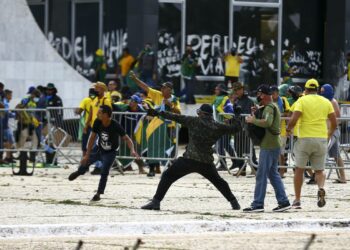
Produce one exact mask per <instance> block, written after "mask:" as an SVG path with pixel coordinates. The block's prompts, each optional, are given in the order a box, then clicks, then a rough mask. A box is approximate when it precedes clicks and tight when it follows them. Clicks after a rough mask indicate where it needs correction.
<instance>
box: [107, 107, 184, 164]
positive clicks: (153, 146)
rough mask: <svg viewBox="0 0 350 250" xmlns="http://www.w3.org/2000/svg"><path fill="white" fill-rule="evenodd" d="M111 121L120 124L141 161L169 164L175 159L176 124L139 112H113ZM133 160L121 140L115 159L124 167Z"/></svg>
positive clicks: (176, 148) (176, 147)
mask: <svg viewBox="0 0 350 250" xmlns="http://www.w3.org/2000/svg"><path fill="white" fill-rule="evenodd" d="M113 119H115V120H116V121H118V122H119V123H120V124H121V126H122V127H123V128H124V129H125V131H126V133H127V134H128V136H129V137H130V138H131V139H132V140H133V142H134V145H135V148H136V150H137V152H138V153H139V154H140V156H141V159H142V160H148V161H167V162H169V161H171V160H173V159H175V158H176V157H177V154H178V138H179V125H178V124H175V123H174V122H172V121H169V120H164V119H162V118H158V117H149V116H146V114H145V113H139V112H113ZM133 158H134V157H133V156H131V155H130V151H129V148H128V147H127V145H126V143H125V142H124V141H122V140H121V141H120V142H119V152H118V156H117V159H118V160H119V161H121V163H122V165H124V166H125V165H127V164H129V163H130V162H131V161H132V160H133Z"/></svg>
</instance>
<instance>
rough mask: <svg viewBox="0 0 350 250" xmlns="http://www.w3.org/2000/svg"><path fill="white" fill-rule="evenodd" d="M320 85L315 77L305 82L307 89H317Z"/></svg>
mask: <svg viewBox="0 0 350 250" xmlns="http://www.w3.org/2000/svg"><path fill="white" fill-rule="evenodd" d="M318 87H319V84H318V81H317V80H316V79H315V78H311V79H309V80H307V82H306V83H305V88H306V89H317V88H318Z"/></svg>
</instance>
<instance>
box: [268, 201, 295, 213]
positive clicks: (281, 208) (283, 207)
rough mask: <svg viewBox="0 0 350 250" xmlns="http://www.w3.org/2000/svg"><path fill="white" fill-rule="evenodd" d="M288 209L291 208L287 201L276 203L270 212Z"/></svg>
mask: <svg viewBox="0 0 350 250" xmlns="http://www.w3.org/2000/svg"><path fill="white" fill-rule="evenodd" d="M288 209H291V205H290V203H289V202H288V203H286V204H283V205H278V207H275V208H274V209H272V212H284V211H286V210H288Z"/></svg>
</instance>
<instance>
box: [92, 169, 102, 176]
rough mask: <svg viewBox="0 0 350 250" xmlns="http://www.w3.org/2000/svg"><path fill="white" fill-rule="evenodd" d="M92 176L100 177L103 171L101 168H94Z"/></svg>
mask: <svg viewBox="0 0 350 250" xmlns="http://www.w3.org/2000/svg"><path fill="white" fill-rule="evenodd" d="M90 174H92V175H100V174H101V169H100V168H94V170H92V171H91V172H90Z"/></svg>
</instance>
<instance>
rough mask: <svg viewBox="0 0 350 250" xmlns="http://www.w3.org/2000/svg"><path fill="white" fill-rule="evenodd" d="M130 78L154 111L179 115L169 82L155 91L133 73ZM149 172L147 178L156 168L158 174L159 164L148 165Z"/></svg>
mask: <svg viewBox="0 0 350 250" xmlns="http://www.w3.org/2000/svg"><path fill="white" fill-rule="evenodd" d="M130 78H131V79H132V80H133V81H134V82H135V83H136V84H137V85H138V86H139V87H140V88H141V89H142V90H143V91H145V92H146V93H147V97H149V98H150V99H151V100H152V101H153V103H154V105H155V107H154V108H155V109H157V110H160V111H169V112H172V113H177V114H180V113H181V111H180V110H181V109H180V102H179V100H178V99H177V98H176V97H175V96H174V95H172V91H173V85H172V83H170V82H165V83H163V84H162V88H161V89H160V91H158V90H155V89H153V88H150V87H149V86H148V85H147V84H146V83H144V82H143V81H141V80H140V79H139V78H137V77H136V75H135V73H134V72H133V71H131V72H130ZM168 127H172V128H173V127H175V125H174V124H169V125H168ZM149 166H150V172H149V175H148V176H149V177H152V176H154V173H155V172H154V169H155V168H156V172H157V173H160V164H159V163H158V162H157V163H150V164H149Z"/></svg>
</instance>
